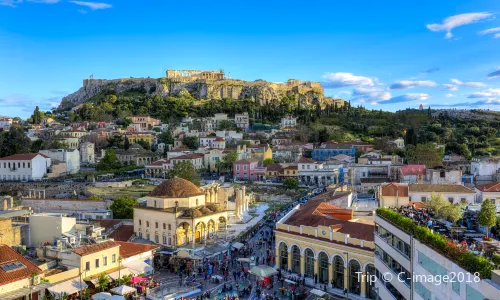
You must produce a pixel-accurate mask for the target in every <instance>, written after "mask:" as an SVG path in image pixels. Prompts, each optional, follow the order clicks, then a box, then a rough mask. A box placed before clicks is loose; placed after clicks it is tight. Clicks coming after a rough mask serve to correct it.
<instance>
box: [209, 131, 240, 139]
mask: <svg viewBox="0 0 500 300" xmlns="http://www.w3.org/2000/svg"><path fill="white" fill-rule="evenodd" d="M215 135H216V136H217V137H221V138H224V139H225V140H226V141H228V142H230V141H232V140H235V141H240V140H241V139H243V133H242V132H236V131H234V130H217V131H216V132H215Z"/></svg>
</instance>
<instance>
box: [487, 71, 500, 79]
mask: <svg viewBox="0 0 500 300" xmlns="http://www.w3.org/2000/svg"><path fill="white" fill-rule="evenodd" d="M487 77H488V79H493V78H498V77H500V70H496V71H493V72H491V73H490V74H488V76H487Z"/></svg>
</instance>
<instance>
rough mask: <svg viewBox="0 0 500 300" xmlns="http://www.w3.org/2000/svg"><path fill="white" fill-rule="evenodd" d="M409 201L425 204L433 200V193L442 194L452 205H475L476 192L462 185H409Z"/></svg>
mask: <svg viewBox="0 0 500 300" xmlns="http://www.w3.org/2000/svg"><path fill="white" fill-rule="evenodd" d="M408 193H409V196H410V198H409V201H412V202H425V201H426V200H427V199H430V198H431V195H432V193H435V194H440V195H442V196H443V198H444V200H446V201H449V202H450V203H452V204H457V203H460V202H467V203H468V204H474V203H475V199H476V192H475V191H474V190H473V189H470V188H467V187H465V186H463V185H461V184H409V185H408Z"/></svg>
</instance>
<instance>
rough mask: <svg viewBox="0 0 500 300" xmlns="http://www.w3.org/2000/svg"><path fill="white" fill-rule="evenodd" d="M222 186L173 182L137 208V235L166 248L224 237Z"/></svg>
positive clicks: (224, 211) (148, 197)
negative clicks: (220, 191)
mask: <svg viewBox="0 0 500 300" xmlns="http://www.w3.org/2000/svg"><path fill="white" fill-rule="evenodd" d="M218 192H219V186H218V185H215V184H214V185H210V186H207V187H204V188H199V187H197V186H196V185H194V184H193V183H191V182H189V181H187V180H184V179H182V178H177V177H176V178H172V179H169V180H167V181H164V182H163V183H162V184H160V185H159V186H157V187H156V188H155V189H154V190H153V191H152V192H151V193H149V195H148V196H147V197H146V199H147V201H146V205H145V206H140V207H136V208H134V233H135V234H136V235H137V236H138V237H140V238H143V239H146V240H148V241H151V242H154V243H156V244H162V245H165V246H172V247H179V246H191V247H192V248H195V247H196V244H197V243H198V244H200V243H204V242H206V241H207V240H210V239H215V238H217V237H218V238H223V237H225V233H226V230H227V220H228V213H227V208H226V205H227V203H219V197H218Z"/></svg>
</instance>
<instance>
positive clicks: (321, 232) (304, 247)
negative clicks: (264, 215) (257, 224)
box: [275, 199, 375, 298]
mask: <svg viewBox="0 0 500 300" xmlns="http://www.w3.org/2000/svg"><path fill="white" fill-rule="evenodd" d="M373 229H374V226H373V217H370V216H368V215H357V214H354V212H353V211H352V210H351V209H342V208H339V207H337V206H335V205H332V204H329V203H327V202H323V201H322V200H319V199H311V200H310V201H309V202H307V203H306V204H304V205H302V206H297V207H295V208H294V209H293V210H292V211H291V212H290V213H289V214H287V215H286V216H285V217H284V218H282V219H281V220H280V221H278V223H277V228H276V229H275V234H276V265H277V267H279V268H282V269H285V270H291V272H292V273H295V274H297V275H299V276H302V275H305V276H306V278H307V277H308V278H311V280H313V281H314V278H316V279H317V282H318V284H322V285H324V284H326V285H327V286H328V287H329V288H332V285H333V286H334V288H335V289H338V292H342V291H343V290H344V289H347V290H348V291H349V293H350V294H355V295H358V296H361V297H366V298H370V297H373V295H374V292H373V284H374V283H372V285H370V284H369V283H368V282H367V280H366V275H367V274H368V275H374V274H375V267H374V254H373V251H374V249H375V246H374V242H373V241H374V234H373ZM360 272H361V273H360ZM360 274H362V275H363V276H360ZM318 287H319V286H318Z"/></svg>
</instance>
